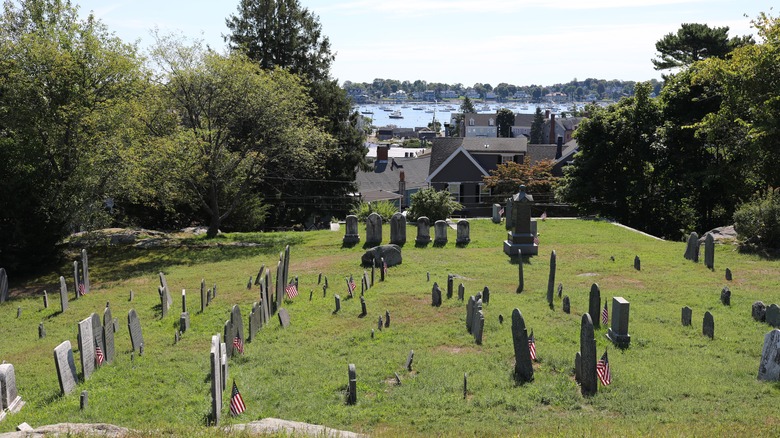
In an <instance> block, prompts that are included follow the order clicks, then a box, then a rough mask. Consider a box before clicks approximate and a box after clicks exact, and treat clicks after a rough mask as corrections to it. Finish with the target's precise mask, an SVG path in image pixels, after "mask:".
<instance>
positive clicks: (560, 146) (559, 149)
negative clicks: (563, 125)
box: [555, 135, 563, 160]
mask: <svg viewBox="0 0 780 438" xmlns="http://www.w3.org/2000/svg"><path fill="white" fill-rule="evenodd" d="M556 145H557V147H556V148H555V159H556V160H557V159H558V158H561V157H562V156H563V136H562V135H559V136H558V142H557V143H556Z"/></svg>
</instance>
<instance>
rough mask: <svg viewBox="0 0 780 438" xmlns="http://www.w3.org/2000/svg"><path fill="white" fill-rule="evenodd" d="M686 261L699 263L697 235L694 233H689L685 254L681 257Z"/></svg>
mask: <svg viewBox="0 0 780 438" xmlns="http://www.w3.org/2000/svg"><path fill="white" fill-rule="evenodd" d="M683 257H685V259H686V260H691V261H694V262H698V261H699V235H698V234H696V232H693V233H691V234H690V235H689V236H688V244H687V245H686V246H685V254H684V255H683Z"/></svg>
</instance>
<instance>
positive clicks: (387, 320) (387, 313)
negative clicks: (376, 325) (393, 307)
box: [385, 310, 390, 328]
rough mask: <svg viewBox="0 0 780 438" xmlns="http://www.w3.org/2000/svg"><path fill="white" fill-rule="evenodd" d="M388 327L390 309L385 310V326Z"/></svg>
mask: <svg viewBox="0 0 780 438" xmlns="http://www.w3.org/2000/svg"><path fill="white" fill-rule="evenodd" d="M387 327H390V311H389V310H385V328H387Z"/></svg>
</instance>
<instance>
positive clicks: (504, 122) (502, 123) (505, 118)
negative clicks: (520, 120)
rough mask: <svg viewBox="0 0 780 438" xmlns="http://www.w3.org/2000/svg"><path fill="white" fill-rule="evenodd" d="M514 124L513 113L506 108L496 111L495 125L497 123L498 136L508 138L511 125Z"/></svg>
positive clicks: (510, 134)
mask: <svg viewBox="0 0 780 438" xmlns="http://www.w3.org/2000/svg"><path fill="white" fill-rule="evenodd" d="M514 124H515V113H513V112H512V110H510V109H508V108H501V109H500V110H498V113H496V125H498V136H499V137H505V138H509V137H511V136H512V126H514Z"/></svg>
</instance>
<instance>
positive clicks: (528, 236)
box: [504, 185, 539, 257]
mask: <svg viewBox="0 0 780 438" xmlns="http://www.w3.org/2000/svg"><path fill="white" fill-rule="evenodd" d="M510 201H511V202H508V203H507V216H506V218H507V219H506V226H507V229H508V230H510V231H509V232H508V233H507V240H505V241H504V254H506V255H508V256H510V257H512V256H517V255H518V254H524V255H536V254H538V253H539V244H538V240H537V234H536V221H531V205H532V204H533V202H534V197H533V196H531V195H529V194H527V193H526V192H525V186H524V185H520V187H519V192H518V193H516V194H515V195H514V196H512V199H511V200H510ZM510 205H511V206H510Z"/></svg>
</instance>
